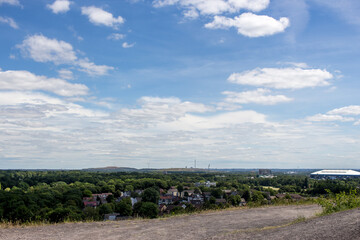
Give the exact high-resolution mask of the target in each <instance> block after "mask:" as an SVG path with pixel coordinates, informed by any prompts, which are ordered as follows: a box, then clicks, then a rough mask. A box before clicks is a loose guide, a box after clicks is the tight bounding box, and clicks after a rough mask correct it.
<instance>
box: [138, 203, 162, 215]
mask: <svg viewBox="0 0 360 240" xmlns="http://www.w3.org/2000/svg"><path fill="white" fill-rule="evenodd" d="M158 213H159V208H158V205H157V204H155V203H152V202H142V204H141V207H140V209H139V215H140V216H142V217H145V218H156V217H157V215H158Z"/></svg>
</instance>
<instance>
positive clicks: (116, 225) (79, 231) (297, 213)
mask: <svg viewBox="0 0 360 240" xmlns="http://www.w3.org/2000/svg"><path fill="white" fill-rule="evenodd" d="M320 210H321V209H320V207H318V206H317V205H302V206H278V207H264V208H253V209H237V210H224V211H217V212H210V213H202V214H194V215H186V216H176V217H170V218H160V219H152V220H129V221H118V222H95V223H69V224H58V225H47V226H39V227H22V228H21V227H18V228H5V229H0V239H1V240H3V239H4V240H5V239H6V240H7V239H19V240H20V239H26V240H28V239H29V240H30V239H36V240H42V239H44V240H52V239H54V240H55V239H67V240H72V239H74V240H75V239H76V240H79V239H87V240H89V239H101V240H108V239H130V240H132V239H139V240H140V239H141V240H153V239H157V240H162V239H164V240H165V239H166V240H167V239H174V238H175V239H183V240H187V239H189V240H190V239H191V240H197V239H199V240H200V239H201V240H203V239H242V238H243V237H244V238H246V237H248V236H249V237H250V238H253V239H254V238H255V239H256V238H258V237H259V238H261V237H262V232H263V231H261V232H260V233H259V234H260V235H256V234H255V233H254V232H251V230H253V231H255V230H256V229H262V228H266V227H271V226H281V225H285V224H288V223H290V222H292V221H294V220H296V219H298V218H299V217H306V218H309V217H312V216H314V215H315V214H316V213H317V212H319V211H320ZM289 227H292V226H289ZM310 227H311V226H310ZM312 227H314V226H312ZM328 227H330V228H331V226H328ZM241 231H247V232H246V233H244V232H241ZM249 231H250V232H249ZM244 234H245V235H244ZM254 234H255V235H254ZM269 234H276V232H270V233H269ZM252 236H254V237H252ZM284 236H285V235H284ZM265 238H266V239H269V238H267V237H264V238H263V239H265ZM274 239H275V238H274ZM277 239H278V238H277ZM287 239H293V238H292V237H290V238H287Z"/></svg>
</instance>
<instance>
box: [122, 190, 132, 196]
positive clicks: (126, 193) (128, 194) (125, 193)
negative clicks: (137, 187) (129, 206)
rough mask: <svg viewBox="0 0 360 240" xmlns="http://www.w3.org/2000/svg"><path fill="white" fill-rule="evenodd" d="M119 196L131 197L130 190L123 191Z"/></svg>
mask: <svg viewBox="0 0 360 240" xmlns="http://www.w3.org/2000/svg"><path fill="white" fill-rule="evenodd" d="M121 197H131V191H127V192H123V193H122V195H121Z"/></svg>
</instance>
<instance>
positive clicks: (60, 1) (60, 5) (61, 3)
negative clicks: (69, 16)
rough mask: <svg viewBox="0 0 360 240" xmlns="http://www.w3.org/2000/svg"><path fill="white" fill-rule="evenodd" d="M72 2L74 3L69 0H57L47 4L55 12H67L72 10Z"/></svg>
mask: <svg viewBox="0 0 360 240" xmlns="http://www.w3.org/2000/svg"><path fill="white" fill-rule="evenodd" d="M70 4H72V2H71V1H69V0H56V1H55V2H53V3H52V4H47V5H46V6H47V7H48V8H49V9H51V10H52V12H53V13H55V14H58V13H66V12H67V11H69V10H70Z"/></svg>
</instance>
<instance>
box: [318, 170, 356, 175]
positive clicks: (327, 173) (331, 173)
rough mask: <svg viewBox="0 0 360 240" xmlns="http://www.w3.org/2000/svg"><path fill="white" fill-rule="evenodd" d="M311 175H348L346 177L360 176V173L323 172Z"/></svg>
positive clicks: (346, 171)
mask: <svg viewBox="0 0 360 240" xmlns="http://www.w3.org/2000/svg"><path fill="white" fill-rule="evenodd" d="M311 175H346V176H360V172H357V171H354V170H321V171H317V172H313V173H311Z"/></svg>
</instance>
